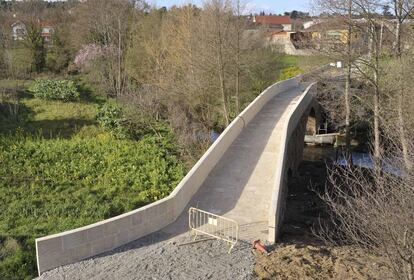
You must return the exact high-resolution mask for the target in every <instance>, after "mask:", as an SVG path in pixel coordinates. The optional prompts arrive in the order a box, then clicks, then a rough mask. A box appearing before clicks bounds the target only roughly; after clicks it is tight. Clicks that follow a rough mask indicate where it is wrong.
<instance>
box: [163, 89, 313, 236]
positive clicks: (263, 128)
mask: <svg viewBox="0 0 414 280" xmlns="http://www.w3.org/2000/svg"><path fill="white" fill-rule="evenodd" d="M304 89H305V88H304V86H299V87H297V88H294V89H292V90H289V91H286V92H283V93H280V94H279V95H277V96H276V97H274V98H273V99H272V100H270V101H269V102H268V103H267V104H266V105H265V106H264V107H263V108H262V110H261V111H260V112H259V113H258V114H257V115H256V117H255V118H254V119H253V120H252V121H251V122H250V123H249V124H248V125H247V126H246V127H245V128H244V129H243V131H242V132H241V133H240V135H239V136H238V137H237V138H236V139H235V141H234V142H233V144H232V145H231V146H230V147H229V149H228V150H227V151H226V153H225V154H224V155H223V157H222V158H221V160H220V161H219V163H218V164H217V165H216V167H215V168H214V169H213V170H212V171H211V173H210V174H209V175H208V177H207V179H206V180H205V182H204V184H203V185H202V186H201V187H200V190H199V191H198V192H197V193H196V194H195V196H194V197H193V199H192V200H191V202H190V203H189V205H188V206H189V207H190V206H194V207H197V208H200V209H203V210H205V211H209V212H212V213H215V214H218V215H223V216H225V217H228V218H231V219H234V220H236V221H237V222H238V223H239V225H240V239H243V240H246V241H249V242H250V241H251V240H253V239H258V238H260V239H261V240H267V233H268V232H267V223H268V208H269V203H270V199H271V196H272V189H273V183H274V173H275V172H274V170H275V167H276V161H277V154H278V151H279V143H280V140H281V139H280V138H281V133H280V131H281V129H282V128H283V125H284V123H285V121H286V118H287V117H288V115H289V113H290V112H291V111H292V109H293V107H294V104H295V103H296V101H297V100H298V98H299V96H300V95H301V94H302V93H303V91H304ZM187 229H188V218H187V212H184V213H183V214H182V215H181V216H180V218H179V219H178V220H177V221H176V222H175V223H173V224H172V225H170V226H168V227H167V228H166V229H164V230H163V231H164V232H166V233H169V234H178V233H182V232H185V231H186V230H187Z"/></svg>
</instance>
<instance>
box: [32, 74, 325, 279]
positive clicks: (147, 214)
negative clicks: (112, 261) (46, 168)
mask: <svg viewBox="0 0 414 280" xmlns="http://www.w3.org/2000/svg"><path fill="white" fill-rule="evenodd" d="M315 92H316V84H315V83H306V82H303V77H302V76H298V77H295V78H292V79H289V80H286V81H282V82H278V83H276V84H274V85H272V86H270V87H269V88H267V89H266V90H265V91H264V92H262V93H261V94H260V95H259V96H258V97H257V98H256V99H255V100H254V101H253V102H252V103H251V104H250V105H249V106H248V107H247V108H246V109H245V110H244V111H243V112H242V113H241V114H240V115H239V116H238V117H236V118H235V119H234V120H233V122H232V123H231V124H230V125H229V126H228V127H227V128H226V130H225V131H224V132H223V133H222V134H221V135H220V137H219V138H218V139H217V140H216V141H215V142H214V143H213V144H212V146H211V147H210V148H209V149H208V150H207V152H206V153H205V154H204V155H203V156H202V157H201V158H200V160H199V161H198V162H197V163H196V164H195V165H194V167H193V168H192V169H191V170H190V171H189V172H188V174H187V175H186V176H185V177H184V178H183V180H182V181H181V182H180V184H179V185H178V186H177V187H176V188H175V190H174V191H173V192H172V193H171V194H170V195H169V196H168V197H166V198H164V199H162V200H160V201H157V202H154V203H152V204H150V205H147V206H144V207H142V208H139V209H136V210H134V211H131V212H128V213H125V214H123V215H120V216H117V217H114V218H111V219H108V220H104V221H101V222H98V223H95V224H91V225H88V226H85V227H81V228H78V229H74V230H70V231H66V232H62V233H59V234H54V235H50V236H46V237H42V238H38V239H36V254H37V264H38V270H39V274H41V273H43V272H45V271H47V270H50V269H53V268H55V267H58V266H61V265H65V264H69V263H74V262H77V261H80V260H82V259H86V258H89V257H92V256H95V255H97V254H100V253H103V252H106V251H109V250H112V249H114V248H117V247H119V246H121V245H124V244H127V243H129V242H131V241H134V240H136V239H138V238H141V237H143V236H146V235H148V234H150V233H153V232H155V231H162V232H163V233H166V234H168V236H171V237H174V236H177V235H180V234H182V233H185V232H186V231H187V230H188V218H187V211H186V210H187V209H188V207H191V206H195V207H197V208H200V209H203V210H206V211H209V212H212V213H215V214H218V215H223V216H225V217H229V218H232V219H234V220H236V221H237V222H238V223H239V224H240V239H243V240H246V241H248V242H251V241H252V240H254V239H262V240H267V241H268V242H271V243H273V242H276V240H277V238H278V235H279V233H280V226H281V224H282V220H283V212H284V209H285V196H286V194H287V190H286V189H287V180H288V177H289V176H292V174H294V173H295V171H296V168H297V167H298V165H299V163H300V161H301V158H302V152H303V147H304V135H305V133H306V132H308V133H310V134H314V133H315V132H316V130H317V126H318V123H319V121H320V115H321V114H320V108H319V105H318V103H317V102H316V101H315V99H314V93H315Z"/></svg>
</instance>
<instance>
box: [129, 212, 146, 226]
mask: <svg viewBox="0 0 414 280" xmlns="http://www.w3.org/2000/svg"><path fill="white" fill-rule="evenodd" d="M142 216H143V214H142V212H141V211H138V212H136V213H134V214H132V215H131V226H137V225H140V224H142V222H143V218H142Z"/></svg>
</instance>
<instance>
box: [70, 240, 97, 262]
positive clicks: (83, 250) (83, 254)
mask: <svg viewBox="0 0 414 280" xmlns="http://www.w3.org/2000/svg"><path fill="white" fill-rule="evenodd" d="M68 255H69V261H70V262H77V261H80V260H83V259H86V258H89V257H91V256H92V250H91V245H90V244H86V245H83V246H79V247H76V248H73V249H70V250H68Z"/></svg>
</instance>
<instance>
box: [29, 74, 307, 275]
mask: <svg viewBox="0 0 414 280" xmlns="http://www.w3.org/2000/svg"><path fill="white" fill-rule="evenodd" d="M298 85H299V78H298V77H295V78H292V79H289V80H286V81H282V82H278V83H276V84H274V85H272V86H270V87H268V88H267V89H266V90H265V91H263V92H262V93H261V94H260V95H259V96H258V97H257V98H256V99H255V100H254V101H253V102H252V103H251V104H250V105H249V106H248V107H247V108H246V109H245V110H244V111H243V112H242V113H241V114H240V115H239V116H238V117H236V118H235V119H234V120H233V121H232V122H231V124H230V125H229V126H228V127H227V128H226V129H225V131H224V132H223V133H222V134H221V135H220V137H219V138H218V139H217V140H216V141H215V142H214V143H213V144H212V145H211V147H210V148H209V149H208V150H207V152H206V153H205V154H204V155H203V156H202V157H201V158H200V160H199V161H198V162H197V163H196V164H195V165H194V166H193V168H192V169H191V170H190V171H189V172H188V173H187V175H186V176H185V177H184V178H183V179H182V180H181V182H180V183H179V184H178V186H177V187H176V188H175V189H174V191H173V192H172V193H171V194H170V195H169V196H168V197H166V198H164V199H162V200H159V201H156V202H154V203H151V204H149V205H146V206H144V207H141V208H139V209H136V210H133V211H130V212H128V213H125V214H122V215H119V216H116V217H113V218H111V219H107V220H104V221H101V222H97V223H94V224H91V225H88V226H84V227H81V228H77V229H73V230H69V231H65V232H62V233H58V234H53V235H48V236H45V237H42V238H37V239H36V257H37V267H38V271H39V275H40V274H42V273H43V272H45V271H47V270H50V269H53V268H56V267H58V266H61V265H65V264H70V263H74V262H77V261H80V260H82V259H86V258H89V257H92V256H95V255H97V254H100V253H103V252H106V251H109V250H112V249H114V248H117V247H119V246H122V245H124V244H126V243H129V242H131V241H134V240H136V239H138V238H141V237H143V236H145V235H148V234H150V233H152V232H155V231H158V230H160V229H162V228H163V227H165V226H167V225H168V224H170V223H172V222H174V221H175V220H176V219H177V218H178V217H179V215H180V214H181V213H182V211H183V210H184V208H185V207H186V205H187V204H188V203H189V201H190V199H191V198H192V196H193V195H194V194H195V193H196V192H197V191H198V189H199V188H200V186H201V185H202V183H203V182H204V180H205V179H206V177H207V176H208V174H209V173H210V171H211V170H212V169H213V168H214V166H215V165H216V164H217V162H218V161H219V160H220V158H221V156H222V155H223V154H224V152H225V151H226V150H227V149H228V147H229V146H230V145H231V144H232V143H233V141H234V139H236V138H237V136H238V135H239V134H240V132H241V131H242V130H243V128H244V127H245V126H246V125H247V124H248V123H249V122H250V121H251V120H252V119H253V118H254V116H255V115H256V114H257V113H258V112H259V111H260V110H261V109H262V107H263V106H264V105H265V104H266V103H267V102H268V101H269V100H270V99H272V98H273V97H274V96H275V95H277V94H278V93H280V92H283V91H286V90H288V89H290V88H293V87H296V86H298Z"/></svg>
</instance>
